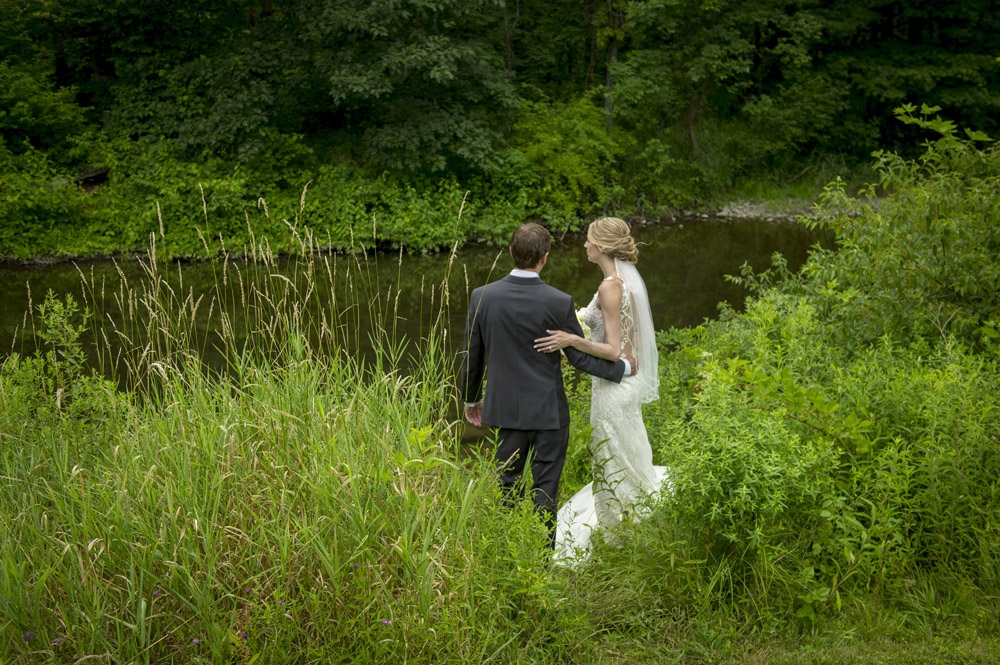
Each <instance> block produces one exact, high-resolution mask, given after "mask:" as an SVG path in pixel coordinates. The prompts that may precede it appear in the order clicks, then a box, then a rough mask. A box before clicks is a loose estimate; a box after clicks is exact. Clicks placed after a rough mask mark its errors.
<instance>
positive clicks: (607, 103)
mask: <svg viewBox="0 0 1000 665" xmlns="http://www.w3.org/2000/svg"><path fill="white" fill-rule="evenodd" d="M624 24H625V12H624V11H623V10H620V9H619V10H616V9H615V0H608V27H609V28H611V36H610V37H609V38H608V49H607V57H606V58H605V63H604V65H605V68H606V72H607V73H606V75H605V92H604V114H605V120H606V122H607V126H608V131H611V129H612V128H614V126H615V116H614V109H613V108H612V104H611V93H612V91H613V89H614V86H615V81H614V76H613V75H612V72H611V70H612V68H613V67H614V64H615V60H616V59H617V58H618V44H619V40H618V35H620V34H621V33H622V26H623V25H624Z"/></svg>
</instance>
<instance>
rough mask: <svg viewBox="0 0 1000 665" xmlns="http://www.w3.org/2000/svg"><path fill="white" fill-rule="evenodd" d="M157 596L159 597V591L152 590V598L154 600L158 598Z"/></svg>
mask: <svg viewBox="0 0 1000 665" xmlns="http://www.w3.org/2000/svg"><path fill="white" fill-rule="evenodd" d="M159 595H160V590H159V589H153V597H154V598H155V597H156V596H159Z"/></svg>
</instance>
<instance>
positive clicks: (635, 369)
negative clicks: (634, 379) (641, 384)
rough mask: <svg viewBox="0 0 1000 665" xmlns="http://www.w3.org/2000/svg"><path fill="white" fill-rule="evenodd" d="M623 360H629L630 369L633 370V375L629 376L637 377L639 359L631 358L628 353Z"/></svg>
mask: <svg viewBox="0 0 1000 665" xmlns="http://www.w3.org/2000/svg"><path fill="white" fill-rule="evenodd" d="M622 358H624V359H625V360H627V361H628V364H629V367H631V368H632V373H631V374H629V376H635V375H636V374H638V373H639V361H638V359H636V357H635V356H630V355H629V354H627V353H626V354H625V355H623V356H622Z"/></svg>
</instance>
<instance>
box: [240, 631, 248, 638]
mask: <svg viewBox="0 0 1000 665" xmlns="http://www.w3.org/2000/svg"><path fill="white" fill-rule="evenodd" d="M240 637H242V638H243V639H244V640H245V639H246V638H247V631H245V630H244V631H243V632H242V633H240Z"/></svg>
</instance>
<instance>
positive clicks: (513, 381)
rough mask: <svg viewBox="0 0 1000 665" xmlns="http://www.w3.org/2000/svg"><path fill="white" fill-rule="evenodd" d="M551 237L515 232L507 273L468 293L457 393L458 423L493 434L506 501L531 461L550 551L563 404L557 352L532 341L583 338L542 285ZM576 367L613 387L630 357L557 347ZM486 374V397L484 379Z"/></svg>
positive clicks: (566, 305)
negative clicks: (461, 419) (461, 407)
mask: <svg viewBox="0 0 1000 665" xmlns="http://www.w3.org/2000/svg"><path fill="white" fill-rule="evenodd" d="M550 246H551V238H550V236H549V232H548V231H547V230H546V229H545V228H544V227H542V226H539V225H538V224H524V225H523V226H520V227H519V228H518V229H517V230H516V231H514V235H513V237H512V238H511V242H510V256H511V258H512V259H513V260H514V270H512V271H511V273H510V274H509V275H507V276H506V277H504V278H503V279H500V280H497V281H495V282H491V283H489V284H487V285H486V286H480V287H479V288H477V289H475V290H474V291H473V292H472V298H471V300H470V303H469V315H468V319H467V321H466V326H465V350H464V352H463V356H462V369H461V372H460V374H459V389H460V390H461V391H462V398H463V400H464V401H465V418H466V420H468V421H469V422H470V423H472V424H473V425H475V426H477V427H481V426H483V425H484V424H485V425H486V426H488V427H492V428H495V429H496V435H497V449H496V461H497V467H498V469H497V471H498V473H499V474H500V486H501V488H502V490H503V493H504V497H505V498H506V499H507V501H513V500H514V498H515V497H518V496H520V495H522V494H523V492H524V488H523V486H522V485H520V484H519V481H520V479H521V475H522V474H523V472H524V465H525V460H527V459H528V458H529V453H530V457H531V476H532V479H533V486H532V488H531V496H532V499H533V500H534V502H535V508H536V510H537V511H538V512H540V513H541V514H542V516H543V518H544V520H545V523H546V525H547V526H548V528H549V541H550V544H551V545H553V546H554V545H555V533H556V531H555V524H556V508H557V497H558V492H559V476H560V475H561V474H562V469H563V464H565V462H566V448H567V446H568V445H569V405H568V404H567V402H566V393H565V391H564V390H563V382H562V370H561V369H560V357H561V354H558V353H540V352H538V351H536V350H535V348H534V342H535V339H536V338H538V337H544V336H545V335H547V334H548V333H547V332H546V331H547V330H556V329H561V330H565V331H567V332H571V333H575V334H577V335H580V336H581V337H582V336H583V331H582V330H581V328H580V323H579V321H578V320H577V318H576V311H575V310H574V309H573V299H572V298H571V297H570V296H569V295H568V294H566V293H563V292H562V291H559V290H557V289H555V288H553V287H551V286H549V285H548V284H546V283H545V282H543V281H542V280H541V278H540V277H539V273H540V272H541V270H542V268H543V267H545V262H546V261H547V260H548V258H549V247H550ZM563 351H564V352H565V353H566V357H567V358H568V359H569V361H570V363H571V364H572V365H573V366H574V367H576V368H577V369H580V370H583V371H585V372H587V373H589V374H593V375H595V376H599V377H601V378H604V379H608V380H609V381H614V382H615V383H619V382H621V380H622V377H623V376H624V375H625V374H626V373H629V374H632V373H634V371H633V370H632V368H633V367H636V368H637V366H636V362H635V360H634V359H632V358H630V359H627V360H626V359H621V360H618V361H617V362H610V361H608V360H603V359H601V358H595V357H594V356H590V355H587V354H586V353H583V352H582V351H578V350H576V349H574V348H573V347H569V346H568V347H566V348H565V349H563ZM487 368H489V381H488V382H487V386H486V399H485V402H484V401H483V400H482V387H483V377H484V375H485V374H486V372H487Z"/></svg>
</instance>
